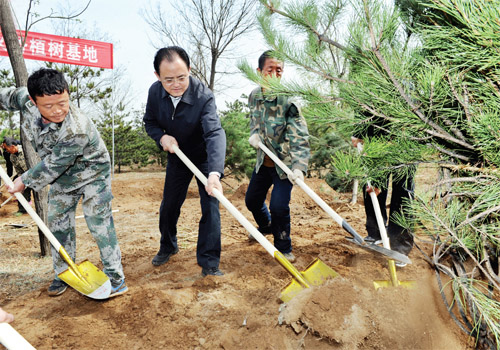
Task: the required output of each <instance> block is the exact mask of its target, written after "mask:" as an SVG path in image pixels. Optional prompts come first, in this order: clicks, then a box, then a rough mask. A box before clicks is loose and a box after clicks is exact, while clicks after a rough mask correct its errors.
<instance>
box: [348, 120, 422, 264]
mask: <svg viewBox="0 0 500 350" xmlns="http://www.w3.org/2000/svg"><path fill="white" fill-rule="evenodd" d="M365 114H366V116H367V118H369V117H371V116H370V114H369V113H365ZM371 120H373V124H372V125H370V126H368V128H366V129H365V130H364V131H363V132H357V133H356V134H355V135H354V136H352V137H351V142H352V145H353V146H354V147H357V146H358V143H363V139H366V138H371V137H376V136H382V135H386V132H385V131H384V128H383V126H384V121H383V120H381V119H379V118H376V117H374V118H371ZM415 172H416V169H415V168H414V167H412V168H411V169H410V170H409V171H408V172H407V174H405V176H402V177H395V176H394V174H392V195H391V204H390V209H389V218H388V217H387V210H386V201H387V195H388V193H389V180H390V178H391V174H388V175H387V178H386V179H385V180H384V182H383V184H382V185H381V186H380V187H381V188H376V187H368V186H367V185H365V186H363V201H364V206H365V214H366V231H367V232H368V236H367V237H366V238H365V241H366V242H368V243H373V244H381V243H382V238H381V236H380V231H379V228H378V224H377V217H376V215H375V209H374V208H373V203H372V200H371V198H370V192H371V191H374V192H375V194H376V195H377V199H378V205H379V206H380V211H381V212H382V218H383V220H384V224H385V225H386V229H387V236H388V238H389V242H390V246H391V249H392V250H394V251H397V252H399V253H401V254H405V255H408V254H410V252H411V250H412V248H413V235H412V233H411V232H410V230H409V229H407V228H404V227H401V226H400V225H398V224H397V221H396V220H395V218H396V213H399V214H401V215H408V214H407V212H408V210H407V209H406V208H407V206H408V201H409V200H411V199H412V198H413V195H414V190H415ZM396 266H398V267H404V266H406V264H405V263H403V262H396Z"/></svg>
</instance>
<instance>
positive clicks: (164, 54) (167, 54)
mask: <svg viewBox="0 0 500 350" xmlns="http://www.w3.org/2000/svg"><path fill="white" fill-rule="evenodd" d="M176 56H179V57H180V58H181V60H183V61H184V63H186V66H187V67H188V69H189V67H190V63H189V56H188V54H187V52H186V50H184V49H183V48H182V47H179V46H168V47H164V48H161V49H159V50H158V51H157V52H156V55H155V59H154V61H153V65H154V67H155V72H156V74H158V75H160V63H161V62H162V61H163V60H167V62H172V61H173V60H174V59H175V57H176Z"/></svg>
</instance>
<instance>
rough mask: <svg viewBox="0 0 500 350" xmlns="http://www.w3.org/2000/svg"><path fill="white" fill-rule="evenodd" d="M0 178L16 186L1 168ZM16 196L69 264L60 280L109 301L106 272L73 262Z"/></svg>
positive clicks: (20, 197)
mask: <svg viewBox="0 0 500 350" xmlns="http://www.w3.org/2000/svg"><path fill="white" fill-rule="evenodd" d="M0 177H1V178H2V179H3V180H4V181H5V183H6V184H7V185H8V186H9V187H12V186H14V183H13V182H12V180H11V179H10V178H9V177H8V176H7V173H6V172H5V170H4V169H3V167H1V166H0ZM14 195H15V196H16V198H17V200H18V201H19V202H20V203H21V204H22V206H23V207H24V209H26V211H27V212H28V214H30V216H31V217H32V218H33V220H35V222H36V224H37V225H38V227H40V230H42V232H43V234H44V235H45V237H47V239H48V240H49V241H50V243H51V244H52V246H53V247H54V248H55V249H56V250H57V251H58V252H59V255H61V258H63V260H64V261H65V262H66V263H67V264H68V269H67V270H65V271H63V272H61V273H60V274H59V275H58V276H59V278H60V279H61V280H63V281H64V282H66V283H67V284H68V285H70V286H71V287H73V288H74V289H76V290H77V291H79V292H80V293H82V294H83V295H86V296H88V297H89V298H92V299H107V298H108V297H109V295H110V294H111V282H110V281H109V278H108V276H106V274H105V273H104V272H102V271H101V270H99V269H98V268H97V267H96V266H94V265H93V264H92V263H91V262H90V261H88V260H85V261H82V262H81V263H80V264H78V265H76V264H75V263H74V262H73V260H71V258H70V256H69V255H68V253H67V252H66V250H65V249H64V247H63V246H62V245H61V244H60V243H59V241H58V240H57V239H56V238H55V237H54V235H53V234H52V232H50V230H49V229H48V227H47V226H46V225H45V223H44V222H43V221H42V219H40V217H39V216H38V214H37V213H36V212H35V211H34V210H33V208H32V207H31V205H29V203H28V201H27V200H26V199H25V198H24V196H23V195H22V194H21V193H19V192H16V193H14Z"/></svg>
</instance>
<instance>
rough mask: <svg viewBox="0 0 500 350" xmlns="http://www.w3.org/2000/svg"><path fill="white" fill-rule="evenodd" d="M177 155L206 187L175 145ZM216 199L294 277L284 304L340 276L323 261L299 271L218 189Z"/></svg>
mask: <svg viewBox="0 0 500 350" xmlns="http://www.w3.org/2000/svg"><path fill="white" fill-rule="evenodd" d="M172 147H173V150H174V152H175V154H176V155H177V156H178V157H179V158H180V159H181V160H182V161H183V162H184V164H185V165H186V166H187V167H188V168H189V169H190V170H191V171H192V172H193V173H194V175H195V176H196V177H197V178H198V179H199V180H200V181H201V182H202V183H203V184H204V185H205V186H206V185H207V178H206V177H205V175H203V173H202V172H201V171H199V170H198V168H197V167H196V166H195V165H194V164H193V163H192V162H191V161H190V160H189V159H188V158H187V157H186V155H185V154H184V153H183V152H182V151H181V150H180V149H179V147H177V146H176V145H173V146H172ZM213 194H214V197H215V198H217V199H218V200H219V202H221V203H222V205H223V206H224V207H225V208H226V209H227V210H228V211H229V212H230V213H231V214H232V215H233V216H234V217H235V218H236V220H238V222H239V223H240V224H241V225H242V226H243V227H245V228H246V229H247V230H248V232H250V234H251V235H252V236H253V237H254V238H255V239H256V240H257V242H259V243H260V244H261V245H262V246H263V247H264V249H265V250H266V251H267V252H268V253H269V254H271V256H272V257H273V258H274V259H275V260H276V261H277V262H278V263H279V264H280V265H281V266H283V267H284V268H285V270H287V271H288V272H289V273H290V274H291V275H292V281H291V282H290V283H289V284H288V286H286V287H285V288H283V290H282V291H281V295H280V299H281V300H282V301H284V302H287V301H289V300H290V299H292V298H293V297H294V296H295V295H296V294H297V293H299V292H300V291H301V290H302V289H304V288H309V287H311V286H319V285H322V284H323V283H324V282H325V281H326V280H327V279H328V278H333V277H336V276H337V275H338V274H337V273H336V272H335V271H333V270H332V269H331V268H330V267H328V266H327V265H326V264H325V263H323V262H322V261H321V260H319V259H316V260H314V261H313V262H312V263H311V264H310V265H309V266H308V267H307V268H306V270H305V271H299V270H297V269H296V268H295V266H293V265H292V263H290V262H289V261H288V260H287V259H286V258H285V257H284V256H283V254H282V253H281V252H280V251H279V250H277V249H276V248H275V247H274V246H273V245H272V244H271V242H269V241H268V240H267V238H266V237H264V235H263V234H262V233H260V232H259V230H257V229H256V228H255V227H254V226H253V225H252V224H251V223H250V221H248V220H247V219H246V218H245V217H244V216H243V215H242V214H241V213H240V212H239V211H238V209H236V207H235V206H233V205H232V204H231V202H229V200H228V199H227V198H226V197H224V195H223V194H222V193H221V192H220V191H218V190H217V189H214V190H213Z"/></svg>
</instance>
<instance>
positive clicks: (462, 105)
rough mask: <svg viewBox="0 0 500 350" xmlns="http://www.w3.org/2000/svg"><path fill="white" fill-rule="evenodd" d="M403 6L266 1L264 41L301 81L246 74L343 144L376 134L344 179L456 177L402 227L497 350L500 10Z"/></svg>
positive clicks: (340, 162) (482, 2)
mask: <svg viewBox="0 0 500 350" xmlns="http://www.w3.org/2000/svg"><path fill="white" fill-rule="evenodd" d="M395 3H396V6H393V5H388V4H387V3H386V2H383V1H381V0H380V1H376V0H355V1H352V2H350V5H351V6H350V7H348V6H346V5H345V2H344V1H341V0H332V1H326V0H325V1H312V0H303V1H296V2H291V1H286V2H283V3H278V2H277V1H273V0H261V5H262V6H261V7H262V14H261V16H260V17H259V23H260V28H261V31H262V33H263V35H264V37H265V38H266V41H267V42H268V44H269V45H270V47H271V48H273V49H274V50H275V54H276V56H277V57H278V58H281V59H283V60H285V61H287V62H292V63H294V64H296V65H297V66H298V67H299V68H301V71H302V72H303V74H304V75H303V76H302V77H301V81H298V82H290V83H287V84H280V83H279V82H278V81H277V80H271V81H268V82H265V81H262V79H260V77H258V76H257V75H256V74H254V73H253V72H252V70H251V69H250V67H249V65H248V64H245V63H242V64H241V65H240V66H241V69H242V70H244V71H245V73H246V74H247V76H248V77H249V78H250V79H252V80H254V81H256V82H258V83H259V84H267V86H266V88H267V90H268V91H270V94H290V95H299V96H301V97H302V98H303V99H304V100H305V101H306V102H307V104H308V107H307V108H306V109H304V113H306V117H307V118H308V119H309V120H310V119H316V120H319V121H322V122H324V123H326V124H328V125H330V126H331V127H332V128H333V129H334V130H335V131H336V132H337V133H338V134H339V135H342V136H343V137H344V138H345V140H346V141H348V140H349V138H350V136H351V135H355V134H357V133H359V132H362V131H363V130H366V129H368V128H373V129H375V130H377V131H382V132H380V133H379V135H378V136H377V137H374V138H372V139H369V140H367V142H365V147H364V152H363V155H361V156H359V155H358V154H357V152H356V150H354V149H351V150H350V151H348V152H346V151H344V150H342V151H339V152H337V153H335V156H334V157H333V164H332V166H333V168H334V169H335V171H336V174H337V175H338V176H340V177H345V178H346V179H352V178H359V179H360V183H366V182H367V181H371V182H372V183H375V184H377V182H378V181H380V180H381V179H382V178H384V177H386V175H387V173H388V172H395V173H396V176H398V175H397V174H400V175H402V174H404V173H405V172H409V171H412V170H411V169H414V168H415V166H416V165H419V164H422V163H433V164H438V165H439V166H440V167H441V168H444V169H448V170H451V171H452V172H453V174H454V177H453V178H451V179H442V181H441V182H440V183H439V184H441V185H447V188H448V189H447V192H445V193H444V194H443V195H444V196H445V197H446V198H447V200H446V201H442V200H441V199H440V196H437V194H436V193H427V194H425V193H418V192H417V193H418V195H417V197H416V200H415V201H413V203H412V208H413V211H414V214H415V215H414V216H413V217H414V220H408V219H406V220H404V219H403V218H399V221H400V223H401V224H404V225H405V226H408V227H413V229H414V231H415V232H416V233H418V234H420V233H426V234H428V235H429V236H430V237H432V238H433V240H434V244H435V246H436V248H435V249H434V252H435V254H434V256H433V257H432V265H433V266H434V268H436V270H437V271H439V272H440V273H441V274H443V273H444V274H446V275H448V276H449V277H450V278H451V281H452V283H451V284H449V286H450V287H451V288H452V290H453V292H454V294H455V302H456V303H457V305H459V308H460V309H461V311H462V313H464V316H463V318H462V320H463V322H462V324H461V328H462V329H464V330H466V331H467V332H468V333H470V334H471V335H472V336H474V337H476V338H477V340H478V342H479V344H480V345H483V346H485V347H498V346H500V328H499V326H498V324H499V321H500V304H499V302H498V300H497V299H496V298H495V295H498V292H499V290H500V274H499V271H498V268H499V267H498V265H499V264H498V260H499V251H500V249H499V248H500V245H499V236H498V231H499V230H498V228H499V222H498V214H499V211H500V198H499V196H498V191H499V190H500V188H499V187H500V186H499V185H498V183H499V181H498V178H499V172H498V170H497V168H498V165H499V161H500V158H499V154H500V152H499V151H500V142H499V141H500V131H499V130H500V118H499V117H500V115H499V113H500V108H499V101H500V99H499V97H500V86H499V85H500V83H499V81H500V79H499V77H500V71H499V70H500V65H499V64H498V62H500V50H498V48H499V46H500V22H499V21H498V18H500V6H498V1H490V0H427V1H413V0H399V1H395ZM417 190H418V189H417ZM404 221H406V222H404ZM465 260H467V261H468V263H467V266H468V267H466V266H465V264H464V261H465ZM473 271H477V272H479V275H480V277H475V278H474V277H472V276H474V274H473V273H472V272H473ZM488 288H491V289H492V290H493V293H490V292H488V290H487V289H488ZM464 310H466V311H464ZM465 312H467V315H465Z"/></svg>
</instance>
